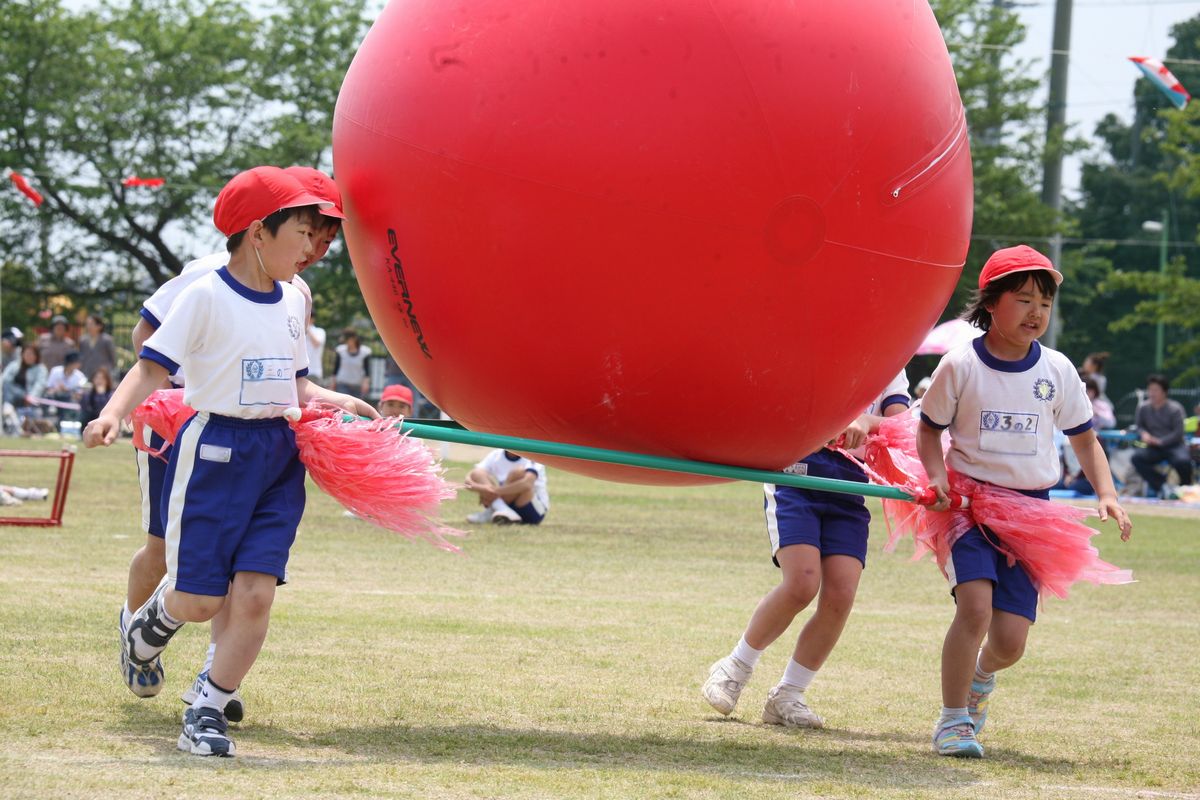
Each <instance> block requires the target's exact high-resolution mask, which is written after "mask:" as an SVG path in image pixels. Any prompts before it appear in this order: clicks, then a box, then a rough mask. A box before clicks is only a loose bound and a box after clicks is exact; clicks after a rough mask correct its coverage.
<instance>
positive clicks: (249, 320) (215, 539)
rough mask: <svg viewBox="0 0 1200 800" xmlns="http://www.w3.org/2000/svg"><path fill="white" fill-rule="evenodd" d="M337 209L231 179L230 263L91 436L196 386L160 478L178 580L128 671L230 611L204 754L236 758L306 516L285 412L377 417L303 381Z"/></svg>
mask: <svg viewBox="0 0 1200 800" xmlns="http://www.w3.org/2000/svg"><path fill="white" fill-rule="evenodd" d="M329 205H330V202H329V201H326V200H324V199H322V198H321V197H319V196H317V195H314V194H313V193H311V192H310V191H309V190H308V189H307V188H306V187H305V186H303V185H302V184H301V183H300V182H299V181H297V180H296V179H295V178H294V177H293V176H291V175H289V174H287V173H285V172H284V171H283V170H281V169H279V168H277V167H256V168H254V169H251V170H247V171H246V172H243V173H240V174H239V175H237V176H235V177H234V178H233V180H231V181H230V182H229V183H228V184H227V185H226V186H225V188H224V189H222V190H221V193H220V195H219V196H218V197H217V202H216V207H215V209H214V212H213V221H214V222H215V223H216V226H217V229H218V230H220V231H221V232H222V233H223V234H225V236H226V237H227V240H226V249H227V250H228V253H229V256H228V264H227V265H226V266H222V267H221V268H220V269H216V270H210V271H207V272H206V273H205V274H203V275H202V276H200V277H198V278H197V279H196V280H195V282H193V283H192V285H190V286H189V287H188V288H187V289H186V290H184V291H183V292H182V293H181V294H180V295H179V297H178V298H177V299H176V300H175V302H174V303H173V304H172V305H171V308H170V311H169V313H167V314H166V316H165V318H163V319H161V320H160V321H161V324H160V325H159V326H158V328H157V329H156V330H155V331H154V333H153V334H152V335H151V336H150V337H149V338H148V339H147V340H146V342H145V344H144V346H143V347H142V349H141V352H140V353H139V355H140V358H139V360H138V362H137V364H135V365H134V367H133V369H131V370H130V372H129V374H128V375H127V376H126V377H125V379H124V380H122V381H121V384H120V386H118V387H117V390H116V392H115V393H114V394H113V397H112V399H111V400H110V401H109V402H108V403H107V404H106V405H105V407H104V410H103V411H102V412H101V413H100V416H99V417H98V418H97V419H96V420H94V421H92V422H91V423H89V424H88V427H87V429H86V430H85V431H84V444H85V445H87V446H88V447H94V446H96V445H100V444H103V445H108V444H111V443H112V441H113V440H114V439H115V438H116V436H117V433H118V431H119V428H120V420H121V419H122V418H124V417H125V416H127V415H128V414H129V413H130V412H131V411H132V410H133V409H134V407H136V406H137V405H138V404H139V403H141V402H142V401H143V400H144V399H145V398H146V397H147V396H149V394H150V393H151V392H152V391H153V390H155V389H157V388H158V387H159V386H160V385H161V384H162V382H163V381H164V380H165V379H166V377H167V376H168V375H169V374H172V373H175V372H177V371H178V370H179V369H180V368H182V369H184V371H186V373H187V376H188V381H187V385H186V387H185V389H184V400H185V402H186V403H187V404H188V405H189V406H191V407H192V408H194V409H196V412H197V413H196V415H195V416H194V417H192V418H191V419H190V420H189V421H188V422H187V423H186V424H185V425H184V426H183V427H182V428H181V429H180V431H179V433H178V436H177V438H176V440H175V446H174V447H173V448H172V449H171V457H170V462H169V464H168V466H167V471H166V474H165V476H164V478H163V483H164V487H163V506H164V508H163V523H164V529H165V548H166V560H167V574H166V577H165V578H164V580H163V582H162V583H161V584H159V586H158V588H157V589H156V590H155V591H154V593H153V594H152V595H151V596H150V598H149V600H147V601H146V602H145V604H143V605H142V606H141V607H140V608H139V609H138V610H137V611H136V612H134V613H133V615H132V618H131V619H130V620H129V622H128V624H127V625H126V626H124V627H125V636H124V637H123V640H122V648H123V652H122V662H123V663H125V664H128V665H129V672H130V674H131V675H133V674H141V673H145V672H146V671H147V670H149V671H154V665H156V664H158V660H159V654H160V653H161V652H162V651H163V650H164V649H165V648H166V646H167V643H168V642H169V641H170V639H171V637H172V636H173V635H174V634H175V632H176V631H178V630H179V628H181V627H182V626H183V624H184V623H185V622H203V621H206V620H209V619H212V618H213V617H214V616H215V615H216V614H217V613H218V612H219V611H221V609H222V608H223V607H224V606H225V605H226V604H228V605H229V611H228V613H229V618H228V624H227V625H226V626H225V628H224V630H222V631H221V633H220V638H219V640H218V647H217V648H216V653H215V658H214V661H213V664H212V668H211V670H209V673H208V676H207V678H206V679H205V681H204V684H203V686H202V687H201V688H200V691H199V692H198V693H197V696H196V699H195V701H194V702H193V703H192V704H191V705H190V706H189V707H188V709H187V711H186V712H185V714H184V722H183V731H182V733H181V734H180V736H179V738H178V747H179V748H180V749H181V750H186V751H188V752H191V753H193V754H196V755H215V756H232V755H233V754H234V752H235V747H234V743H233V741H232V739H230V738H229V735H228V720H227V718H226V715H225V707H226V705H227V703H228V702H229V701H230V699H231V697H232V695H233V693H234V692H235V691H236V690H237V688H238V686H239V684H240V683H241V681H242V678H243V677H245V675H246V673H247V672H248V671H249V670H250V667H251V666H252V665H253V664H254V661H255V659H256V658H257V657H258V652H259V650H260V648H261V647H262V643H263V641H264V639H265V638H266V633H267V627H268V623H269V620H270V609H271V604H272V602H273V600H274V595H275V586H276V584H277V583H280V582H283V581H285V580H286V575H287V572H286V569H287V559H288V552H289V550H290V548H291V544H292V542H293V540H294V539H295V535H296V527H297V526H298V524H299V521H300V517H301V515H302V514H303V511H304V468H303V466H302V465H301V464H300V461H299V457H298V451H297V448H296V442H295V436H294V434H293V433H292V430H291V428H290V427H288V425H287V422H286V420H285V419H284V417H283V413H284V411H285V410H287V409H288V408H291V407H294V406H302V405H304V404H305V403H307V402H308V400H310V399H312V398H314V397H318V396H319V397H322V398H324V399H326V400H331V401H333V402H336V403H338V404H340V405H344V406H345V407H346V408H348V409H351V410H353V411H354V412H355V413H357V414H363V415H367V416H370V417H378V414H376V412H375V410H374V409H372V408H371V407H370V406H369V405H368V404H366V403H364V402H362V401H361V400H357V399H356V398H352V397H349V396H346V395H339V394H336V393H334V392H329V391H328V390H325V389H321V388H319V387H315V386H313V385H312V384H310V383H309V381H308V380H307V378H306V377H305V376H306V375H307V373H308V354H307V348H306V347H305V344H304V339H303V335H302V332H303V320H304V318H305V316H306V307H305V303H306V301H305V298H304V296H303V294H302V293H301V292H300V291H299V290H298V289H296V288H295V287H293V286H292V285H290V283H289V281H291V279H292V278H293V277H294V276H295V274H296V273H297V272H298V271H299V270H300V269H301V268H302V267H303V266H305V265H306V264H307V262H308V260H309V259H310V257H311V256H312V254H313V250H314V248H313V241H312V240H313V232H314V228H315V227H316V223H317V220H318V214H319V209H320V208H321V207H322V206H329ZM159 670H160V671H159V674H161V668H159ZM131 687H132V684H131Z"/></svg>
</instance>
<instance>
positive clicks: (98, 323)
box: [88, 314, 108, 331]
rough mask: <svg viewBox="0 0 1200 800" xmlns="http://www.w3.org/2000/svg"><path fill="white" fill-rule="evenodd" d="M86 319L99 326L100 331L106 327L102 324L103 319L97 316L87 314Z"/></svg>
mask: <svg viewBox="0 0 1200 800" xmlns="http://www.w3.org/2000/svg"><path fill="white" fill-rule="evenodd" d="M88 319H90V320H92V321H93V322H95V323H96V324H97V325H99V326H100V330H101V331H103V330H104V329H105V328H107V327H108V326H107V325H105V324H104V317H102V316H100V315H99V314H88Z"/></svg>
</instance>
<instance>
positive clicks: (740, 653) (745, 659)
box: [730, 636, 763, 669]
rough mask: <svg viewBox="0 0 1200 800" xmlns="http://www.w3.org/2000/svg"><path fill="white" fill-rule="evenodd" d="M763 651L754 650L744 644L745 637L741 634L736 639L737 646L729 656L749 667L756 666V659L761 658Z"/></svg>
mask: <svg viewBox="0 0 1200 800" xmlns="http://www.w3.org/2000/svg"><path fill="white" fill-rule="evenodd" d="M762 654H763V651H762V650H755V649H754V648H753V647H751V646H750V645H748V644H746V637H745V636H743V637H742V638H741V639H739V640H738V643H737V646H735V647H734V648H733V652H732V653H730V655H731V656H733V657H734V658H736V659H737V660H738V661H740V662H742V663H743V664H745V665H746V666H747V667H749V668H750V669H754V668H755V667H756V666H758V659H760V658H762Z"/></svg>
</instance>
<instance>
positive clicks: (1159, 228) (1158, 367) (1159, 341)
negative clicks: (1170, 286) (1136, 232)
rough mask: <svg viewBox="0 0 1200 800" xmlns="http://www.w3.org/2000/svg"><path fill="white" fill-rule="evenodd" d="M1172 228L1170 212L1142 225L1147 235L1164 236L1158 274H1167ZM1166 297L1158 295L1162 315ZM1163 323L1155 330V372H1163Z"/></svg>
mask: <svg viewBox="0 0 1200 800" xmlns="http://www.w3.org/2000/svg"><path fill="white" fill-rule="evenodd" d="M1170 228H1171V215H1170V212H1169V211H1165V210H1164V211H1163V214H1162V222H1159V221H1158V220H1146V221H1145V222H1143V223H1142V230H1144V231H1146V232H1147V233H1159V234H1162V238H1161V239H1160V240H1159V245H1158V274H1159V275H1166V274H1167V246H1168V243H1169V236H1170ZM1166 299H1167V298H1166V295H1165V294H1163V293H1162V292H1159V293H1158V302H1159V306H1160V308H1159V313H1160V314H1161V313H1162V308H1161V305H1162V303H1163V302H1164V301H1165V300H1166ZM1163 333H1164V331H1163V321H1162V319H1159V321H1158V324H1157V325H1156V326H1155V328H1154V371H1155V372H1162V365H1163V339H1164V336H1163Z"/></svg>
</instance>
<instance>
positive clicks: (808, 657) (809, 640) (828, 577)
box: [792, 555, 863, 672]
mask: <svg viewBox="0 0 1200 800" xmlns="http://www.w3.org/2000/svg"><path fill="white" fill-rule="evenodd" d="M862 571H863V565H862V562H861V561H859V560H858V559H857V558H855V557H854V556H846V555H831V556H826V557H825V558H823V559H821V594H820V596H819V597H818V599H817V610H816V612H815V613H814V614H813V615H812V618H810V619H809V620H808V622H807V623H805V625H804V628H803V629H802V630H801V631H800V638H799V640H798V641H797V642H796V650H795V652H794V653H793V655H792V658H793V659H795V661H796V663H798V664H803V665H804V666H805V667H808V668H809V669H810V670H812V671H814V672H816V671H817V670H818V669H820V668H821V666H822V665H824V663H825V660H826V659H827V658H829V654H830V653H832V652H833V648H834V646H835V645H836V644H837V642H838V639H839V638H840V637H841V635H842V630H843V629H845V627H846V620H848V619H849V618H850V609H851V608H853V607H854V596H855V595H856V594H857V593H858V582H859V579H860V578H861V577H862Z"/></svg>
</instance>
